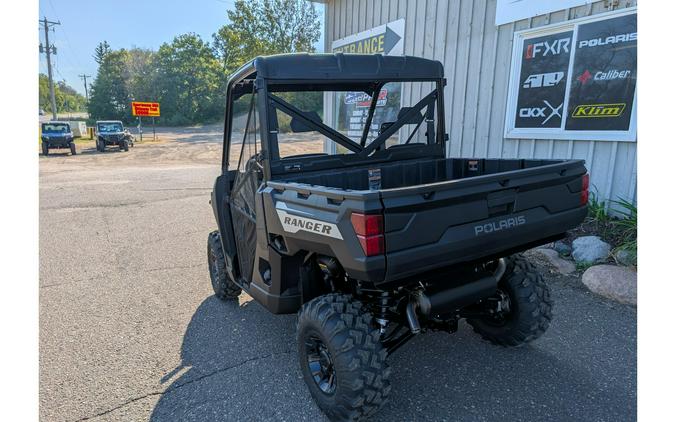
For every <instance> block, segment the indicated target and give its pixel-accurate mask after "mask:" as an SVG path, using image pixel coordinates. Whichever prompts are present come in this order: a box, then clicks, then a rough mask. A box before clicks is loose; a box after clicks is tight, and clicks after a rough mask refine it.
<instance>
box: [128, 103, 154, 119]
mask: <svg viewBox="0 0 675 422" xmlns="http://www.w3.org/2000/svg"><path fill="white" fill-rule="evenodd" d="M131 114H132V115H133V116H148V117H159V103H147V102H142V101H133V102H132V103H131Z"/></svg>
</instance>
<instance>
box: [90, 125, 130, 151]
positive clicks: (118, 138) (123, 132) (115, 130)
mask: <svg viewBox="0 0 675 422" xmlns="http://www.w3.org/2000/svg"><path fill="white" fill-rule="evenodd" d="M96 134H97V135H96V150H97V151H99V152H105V148H106V147H107V146H109V145H116V146H119V148H120V150H121V151H129V147H130V146H131V147H133V146H134V137H133V135H132V134H131V133H129V131H128V130H127V129H125V128H124V125H123V124H122V122H120V121H119V120H100V121H97V122H96Z"/></svg>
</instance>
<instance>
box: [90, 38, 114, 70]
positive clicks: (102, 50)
mask: <svg viewBox="0 0 675 422" xmlns="http://www.w3.org/2000/svg"><path fill="white" fill-rule="evenodd" d="M111 51H112V50H111V49H110V44H108V41H103V42H100V43H98V45H97V46H96V49H95V50H94V60H96V63H98V64H99V66H100V65H101V63H103V59H104V58H105V56H106V55H108V54H109V53H110V52H111Z"/></svg>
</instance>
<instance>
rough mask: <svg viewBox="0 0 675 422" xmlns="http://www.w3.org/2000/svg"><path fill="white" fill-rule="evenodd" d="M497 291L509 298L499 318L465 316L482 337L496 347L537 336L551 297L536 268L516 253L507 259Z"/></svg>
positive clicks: (544, 325)
mask: <svg viewBox="0 0 675 422" xmlns="http://www.w3.org/2000/svg"><path fill="white" fill-rule="evenodd" d="M498 288H499V290H501V291H502V292H503V293H505V294H506V295H507V296H508V298H509V301H510V312H508V313H507V314H506V315H504V317H503V319H495V318H489V317H484V318H480V319H468V320H467V322H468V323H469V325H471V326H472V327H473V330H474V331H475V332H476V333H478V334H480V336H481V337H483V339H485V340H487V341H489V342H491V343H494V344H497V345H500V346H519V345H522V344H524V343H527V342H530V341H532V340H535V339H537V338H539V337H541V335H542V334H544V332H545V331H546V330H547V329H548V326H549V324H550V322H551V318H552V312H551V311H552V309H553V300H552V299H551V292H550V291H549V288H548V286H547V285H546V283H544V280H543V279H542V277H541V275H540V274H539V273H538V272H537V271H536V268H535V267H534V266H533V265H532V264H530V263H529V262H528V261H527V260H526V259H525V257H523V256H522V255H520V254H517V255H513V256H511V257H509V258H507V265H506V272H505V273H504V276H503V277H502V279H501V280H500V281H499V285H498Z"/></svg>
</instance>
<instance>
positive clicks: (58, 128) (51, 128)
mask: <svg viewBox="0 0 675 422" xmlns="http://www.w3.org/2000/svg"><path fill="white" fill-rule="evenodd" d="M42 132H48V133H68V132H70V126H69V125H67V124H65V123H43V124H42Z"/></svg>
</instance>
